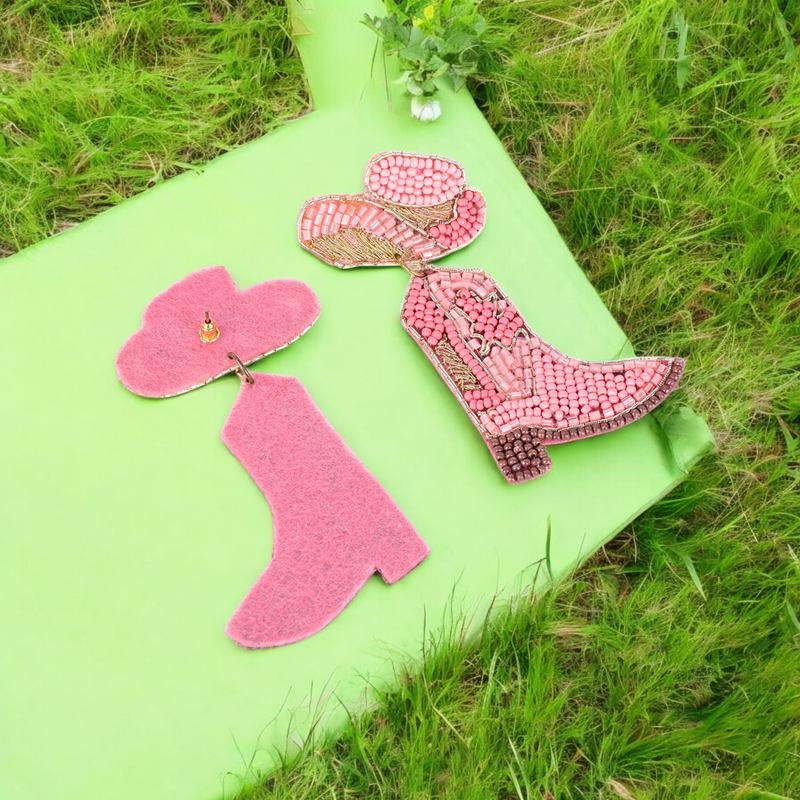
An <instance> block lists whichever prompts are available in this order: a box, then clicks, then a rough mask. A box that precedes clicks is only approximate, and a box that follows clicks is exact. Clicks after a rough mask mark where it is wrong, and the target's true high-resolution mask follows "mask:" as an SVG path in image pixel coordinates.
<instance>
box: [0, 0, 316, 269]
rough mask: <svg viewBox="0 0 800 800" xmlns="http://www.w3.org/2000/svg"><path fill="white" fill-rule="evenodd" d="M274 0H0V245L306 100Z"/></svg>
mask: <svg viewBox="0 0 800 800" xmlns="http://www.w3.org/2000/svg"><path fill="white" fill-rule="evenodd" d="M288 27H289V22H288V13H287V11H286V8H285V7H284V5H283V4H282V3H269V2H264V0H211V2H207V1H206V2H186V0H138V2H132V3H129V2H121V1H120V0H10V1H9V0H5V2H4V3H2V8H0V186H2V187H3V192H2V196H1V197H0V255H9V254H10V253H12V252H14V251H15V250H18V249H19V248H21V247H24V246H26V245H29V244H32V243H33V242H36V241H38V240H40V239H42V238H44V237H46V236H48V235H50V234H53V233H57V232H59V231H62V230H64V229H65V228H68V227H70V226H72V225H74V224H76V223H77V222H79V221H81V220H83V219H86V218H87V217H89V216H92V215H93V214H96V213H98V212H99V211H102V210H104V209H105V208H108V207H109V206H112V205H114V204H116V203H118V202H120V201H121V200H124V199H125V198H126V197H130V196H131V195H133V194H136V193H138V192H141V191H142V190H144V189H146V188H148V187H150V186H153V185H155V184H157V183H159V182H160V181H162V180H164V179H166V178H169V177H172V176H173V175H176V174H177V173H179V172H182V171H184V170H186V169H194V168H197V167H199V166H200V165H202V164H203V163H204V162H205V161H207V160H209V159H211V158H213V157H214V156H217V155H219V154H220V153H223V152H225V151H227V150H230V149H232V148H234V147H237V146H238V145H241V144H243V143H244V142H246V141H249V140H250V139H253V138H254V137H256V136H259V135H261V134H262V133H263V132H264V131H266V130H269V129H270V128H271V127H272V126H274V125H275V124H276V123H277V122H279V121H282V120H285V119H287V118H289V117H292V116H296V115H297V114H299V113H301V112H302V111H304V110H305V109H306V108H307V106H308V99H307V94H306V88H305V84H304V79H303V72H302V66H301V64H300V61H299V59H298V58H297V55H296V53H295V52H294V49H293V45H292V42H291V40H290V38H289V36H288Z"/></svg>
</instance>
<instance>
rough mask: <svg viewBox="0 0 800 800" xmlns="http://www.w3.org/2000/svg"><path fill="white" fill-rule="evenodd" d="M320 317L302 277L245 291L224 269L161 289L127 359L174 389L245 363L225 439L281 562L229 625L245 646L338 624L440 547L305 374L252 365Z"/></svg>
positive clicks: (142, 381) (123, 364)
mask: <svg viewBox="0 0 800 800" xmlns="http://www.w3.org/2000/svg"><path fill="white" fill-rule="evenodd" d="M318 315H319V303H318V301H317V298H316V296H315V295H314V293H313V292H312V291H311V289H309V288H308V286H306V285H305V284H304V283H302V282H300V281H295V280H273V281H267V282H265V283H261V284H258V285H257V286H253V287H251V288H250V289H247V290H246V291H243V292H240V291H238V289H237V288H236V285H235V284H234V282H233V280H232V279H231V277H230V275H229V274H228V272H227V270H225V268H224V267H210V268H208V269H203V270H200V271H198V272H195V273H193V274H191V275H189V276H188V277H186V278H184V279H183V280H181V281H179V282H178V283H176V284H174V285H173V286H171V287H170V288H169V289H167V290H166V291H165V292H164V293H163V294H161V295H159V296H158V297H156V298H155V299H154V300H153V301H152V302H151V303H150V304H149V305H148V306H147V308H146V310H145V312H144V316H143V326H142V328H141V329H140V330H138V331H137V332H136V333H135V334H134V335H133V336H131V338H130V339H128V341H127V342H126V343H125V345H124V346H123V347H122V349H121V350H120V352H119V355H118V356H117V374H118V375H119V378H120V380H121V381H122V383H123V384H124V385H125V386H126V387H127V388H128V389H130V390H131V391H132V392H135V393H136V394H140V395H143V396H145V397H171V396H174V395H178V394H182V393H183V392H187V391H190V390H191V389H195V388H197V387H199V386H203V385H204V384H206V383H209V382H210V381H212V380H214V379H215V378H219V377H221V376H223V375H226V374H228V373H231V372H236V373H237V374H239V376H240V378H241V388H240V391H239V396H238V398H237V400H236V403H235V405H234V407H233V410H232V411H231V413H230V416H229V417H228V419H227V421H226V423H225V425H224V427H223V430H222V440H223V441H224V442H225V444H226V445H227V447H228V448H229V450H230V451H231V452H232V453H233V454H234V455H235V456H236V458H238V459H239V461H240V462H241V464H242V466H243V467H244V468H245V469H246V470H247V472H248V473H249V474H250V476H251V477H252V478H253V480H254V481H255V482H256V484H257V485H258V487H259V489H261V491H262V492H263V494H264V496H265V497H266V499H267V502H268V503H269V505H270V508H271V510H272V517H273V551H272V559H271V561H270V563H269V565H268V566H267V568H266V569H265V570H264V572H263V573H262V574H261V576H260V577H259V578H258V580H257V581H256V582H255V584H254V585H253V587H252V588H251V589H250V591H249V592H248V593H247V596H246V597H245V598H244V600H243V601H242V603H241V605H240V606H239V607H238V609H237V610H236V612H235V613H234V615H233V617H232V618H231V620H230V622H229V623H228V625H227V627H226V633H227V634H228V636H229V637H230V638H231V639H233V641H234V642H236V643H237V644H238V645H240V646H242V647H250V648H261V647H276V646H278V645H283V644H288V643H290V642H295V641H298V640H300V639H304V638H306V637H307V636H310V635H311V634H313V633H316V632H317V631H319V630H321V629H322V628H323V627H325V626H326V625H327V624H328V623H329V622H331V621H332V620H333V619H334V618H335V617H336V616H337V615H338V614H339V613H340V612H341V611H342V610H343V609H344V607H345V606H346V605H347V604H348V603H349V602H350V600H352V599H353V597H354V596H355V595H356V593H357V592H358V590H359V589H360V588H361V587H362V586H363V585H364V583H366V581H367V579H368V578H369V577H370V576H371V575H372V574H373V573H374V572H375V571H376V570H377V571H378V572H379V573H380V574H381V576H382V577H383V579H384V580H385V581H386V583H394V582H395V581H398V580H400V578H402V577H403V576H404V575H405V574H406V573H408V572H409V571H410V570H412V569H413V568H414V567H415V566H417V564H419V563H420V562H421V561H422V560H423V559H424V558H425V556H426V555H427V554H428V552H429V550H428V546H427V545H426V544H425V542H423V541H422V539H421V538H420V537H419V535H418V534H417V533H416V531H415V530H414V528H413V527H412V526H411V524H410V523H409V521H408V520H407V519H406V518H405V516H404V515H403V513H402V512H401V511H400V509H399V508H398V507H397V506H396V505H395V503H394V502H393V501H392V499H391V498H390V497H389V495H388V494H387V493H386V491H385V490H384V489H383V487H382V486H381V485H380V484H379V483H378V481H377V480H376V479H375V477H374V476H373V475H372V474H371V473H370V472H369V471H368V470H367V468H366V467H365V466H364V465H363V464H362V463H361V462H360V461H359V459H358V458H357V457H356V455H355V454H354V453H353V452H352V451H351V450H350V449H349V448H348V447H347V445H346V444H345V443H344V442H343V441H342V439H341V437H340V436H339V434H338V433H337V432H336V431H335V430H334V429H333V427H332V426H331V425H330V423H329V422H328V421H327V420H326V419H325V417H324V416H323V414H322V412H321V411H320V410H319V408H318V407H317V406H316V404H315V403H314V401H313V400H312V399H311V396H310V395H309V394H308V392H307V391H306V390H305V388H304V387H303V385H302V384H301V383H300V381H299V380H297V379H296V378H292V377H288V376H284V375H270V374H264V373H251V372H250V371H249V370H248V369H247V365H248V364H251V363H252V362H254V361H256V360H258V359H260V358H263V357H264V356H266V355H268V354H270V353H273V352H275V351H276V350H280V349H281V348H283V347H286V346H287V345H288V344H290V343H291V342H293V341H295V340H296V339H298V338H299V337H300V336H301V335H302V334H303V333H305V332H306V331H308V329H309V328H310V327H311V326H312V325H313V323H314V322H315V320H316V319H317V317H318Z"/></svg>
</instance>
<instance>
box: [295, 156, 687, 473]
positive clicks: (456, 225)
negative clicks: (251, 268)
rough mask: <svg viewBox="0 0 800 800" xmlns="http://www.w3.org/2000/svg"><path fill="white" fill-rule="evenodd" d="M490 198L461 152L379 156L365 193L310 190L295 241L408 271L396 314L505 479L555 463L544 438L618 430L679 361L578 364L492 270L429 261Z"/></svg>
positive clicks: (346, 259)
mask: <svg viewBox="0 0 800 800" xmlns="http://www.w3.org/2000/svg"><path fill="white" fill-rule="evenodd" d="M485 221H486V203H485V201H484V199H483V195H482V194H481V193H480V191H478V190H477V189H475V188H474V187H471V186H468V185H467V184H466V182H465V178H464V169H463V167H462V166H461V165H460V164H459V163H458V162H456V161H453V160H452V159H448V158H443V157H441V156H432V155H425V154H421V153H405V152H386V153H378V154H377V155H376V156H374V157H373V158H372V159H370V161H369V163H368V164H367V168H366V171H365V174H364V193H363V194H357V195H348V194H335V195H325V196H323V197H314V198H311V199H310V200H308V201H307V202H306V203H305V204H304V205H303V208H302V209H301V211H300V216H299V219H298V224H297V235H298V240H299V242H300V244H301V245H302V246H303V247H304V248H305V249H306V250H308V251H309V252H311V253H313V254H314V255H315V256H317V257H318V258H320V259H321V260H322V261H324V262H325V263H327V264H331V265H332V266H335V267H340V268H341V269H349V268H351V267H361V266H398V265H399V266H403V267H404V268H405V269H406V270H407V271H408V272H410V273H411V281H410V283H409V285H408V288H407V290H406V295H405V299H404V301H403V306H402V311H401V316H400V321H401V323H402V325H403V327H404V328H405V329H406V330H407V331H408V333H409V334H410V335H411V336H412V337H413V338H414V340H415V341H416V342H417V344H418V345H419V346H420V347H421V348H422V350H423V352H424V353H425V355H426V356H427V357H428V359H429V360H430V361H431V363H432V364H433V365H434V367H435V368H436V370H437V371H438V373H439V375H440V376H441V377H442V379H443V380H444V381H445V383H447V385H448V386H449V387H450V389H451V390H452V392H453V394H454V395H455V396H456V398H457V399H458V401H459V402H460V403H461V405H462V407H463V408H464V410H465V411H466V413H467V415H468V416H469V418H470V419H471V420H472V422H473V424H474V425H475V427H476V428H477V429H478V431H479V432H480V434H481V436H482V438H483V440H484V442H485V443H486V445H487V446H488V448H489V451H490V452H491V453H492V456H493V457H494V460H495V462H496V464H497V466H498V467H499V469H500V471H501V472H502V473H503V475H504V476H505V478H506V480H507V481H508V482H509V483H521V482H523V481H527V480H531V479H533V478H537V477H539V476H540V475H543V474H544V473H545V472H547V471H548V470H549V469H550V466H551V460H550V457H549V456H548V454H547V446H549V445H554V444H561V443H564V442H570V441H574V440H576V439H585V438H587V437H590V436H597V435H599V434H602V433H607V432H609V431H613V430H616V429H617V428H621V427H623V426H624V425H627V424H629V423H631V422H633V421H635V420H637V419H639V418H640V417H641V416H643V415H644V414H646V413H648V412H649V411H651V410H652V409H654V408H655V407H656V406H657V405H659V404H660V403H661V402H663V400H664V399H665V398H666V397H667V395H669V394H670V392H671V391H672V390H673V389H674V388H675V387H676V386H677V385H678V381H679V380H680V377H681V374H682V372H683V368H684V361H683V359H682V358H670V357H667V358H654V357H651V358H629V359H619V360H615V361H603V362H596V361H583V360H581V359H577V358H570V357H569V356H566V355H564V354H563V353H561V352H560V351H559V350H557V349H556V348H555V347H553V346H552V345H550V344H548V343H547V342H545V341H544V340H543V339H542V338H541V337H539V336H537V335H536V333H534V331H533V330H532V329H531V328H530V326H529V325H528V324H527V323H526V322H525V320H524V319H523V317H522V315H521V314H520V313H519V311H518V309H517V308H516V307H515V306H514V305H513V303H512V302H511V300H510V299H509V298H508V296H507V295H506V294H505V293H504V292H503V290H502V289H501V288H500V287H499V286H498V285H497V284H496V283H495V281H494V280H493V279H492V278H491V276H489V275H487V273H485V272H484V271H483V270H478V269H441V268H436V267H433V266H432V265H431V263H430V262H432V261H433V260H435V259H437V258H440V257H442V256H445V255H448V254H449V253H452V252H454V251H455V250H459V249H461V248H462V247H465V246H466V245H467V244H469V242H471V241H472V240H473V239H474V238H475V237H476V236H477V235H478V234H479V233H480V232H481V230H482V229H483V226H484V224H485Z"/></svg>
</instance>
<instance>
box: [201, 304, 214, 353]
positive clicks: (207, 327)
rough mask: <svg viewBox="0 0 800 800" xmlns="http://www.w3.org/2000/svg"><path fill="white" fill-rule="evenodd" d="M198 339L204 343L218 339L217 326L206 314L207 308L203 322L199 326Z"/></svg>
mask: <svg viewBox="0 0 800 800" xmlns="http://www.w3.org/2000/svg"><path fill="white" fill-rule="evenodd" d="M199 333H200V340H201V341H203V342H205V343H206V344H211V342H216V341H217V339H219V328H218V327H217V325H216V323H215V322H213V321H212V319H211V317H209V316H208V309H206V319H205V322H204V323H203V324H202V325H201V326H200V331H199Z"/></svg>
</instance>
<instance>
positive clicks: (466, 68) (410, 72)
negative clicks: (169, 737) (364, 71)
mask: <svg viewBox="0 0 800 800" xmlns="http://www.w3.org/2000/svg"><path fill="white" fill-rule="evenodd" d="M385 5H386V10H387V12H388V14H387V15H386V16H385V17H371V16H370V15H369V14H365V15H364V20H363V22H364V24H365V25H366V26H367V27H368V28H370V29H371V30H373V31H375V33H376V34H377V35H378V37H379V38H380V39H382V40H383V52H384V55H390V56H393V55H396V56H397V57H398V58H399V59H400V68H401V69H402V70H403V74H402V75H401V77H400V80H399V81H398V82H399V83H404V84H405V86H406V90H407V91H408V93H409V94H410V95H411V114H412V115H413V116H414V117H416V118H417V119H421V120H423V121H424V122H430V121H432V120H434V119H436V118H437V117H439V115H440V114H441V106H440V104H439V101H438V100H436V99H435V97H436V92H437V91H438V88H439V87H438V85H437V81H438V79H439V78H441V77H442V76H444V75H448V76H449V77H450V79H451V80H452V82H453V89H454V90H455V91H458V90H459V89H460V88H461V87H462V86H463V85H464V83H465V82H466V79H467V77H468V76H470V75H472V74H474V73H475V72H477V71H478V63H479V59H480V58H481V56H482V55H484V54H485V52H486V47H487V39H486V20H485V19H484V18H483V17H482V16H481V15H480V14H479V13H478V3H477V2H475V0H439V2H430V0H406V1H405V2H403V1H402V0H385Z"/></svg>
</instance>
